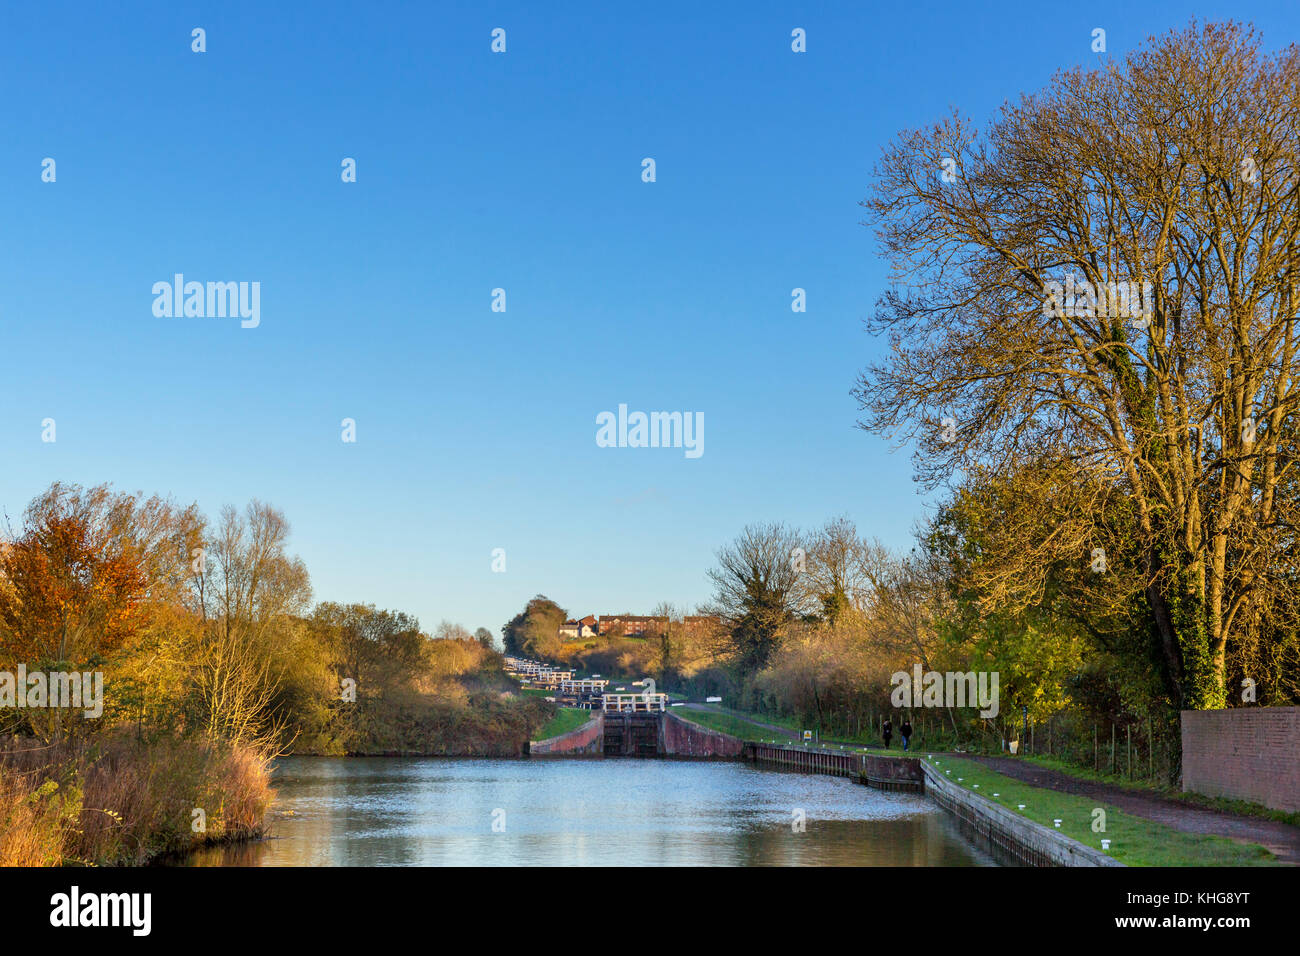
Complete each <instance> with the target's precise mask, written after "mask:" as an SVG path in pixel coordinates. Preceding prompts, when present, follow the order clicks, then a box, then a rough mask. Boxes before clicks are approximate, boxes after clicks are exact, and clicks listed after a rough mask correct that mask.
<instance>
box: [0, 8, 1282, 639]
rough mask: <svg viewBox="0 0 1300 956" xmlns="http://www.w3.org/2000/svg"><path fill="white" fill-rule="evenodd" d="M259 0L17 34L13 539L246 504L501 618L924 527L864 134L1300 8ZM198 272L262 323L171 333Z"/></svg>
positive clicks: (353, 562) (324, 564) (8, 58)
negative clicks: (1234, 21) (777, 552)
mask: <svg viewBox="0 0 1300 956" xmlns="http://www.w3.org/2000/svg"><path fill="white" fill-rule="evenodd" d="M269 6H270V5H264V4H255V3H220V4H216V3H213V4H193V3H158V4H124V5H121V6H120V7H118V6H117V5H114V6H109V7H106V6H103V5H100V4H72V5H68V4H59V3H53V4H40V5H26V6H23V7H21V8H19V7H15V6H11V7H10V8H9V9H7V10H6V12H5V13H4V15H3V23H2V24H0V27H2V28H0V92H2V94H3V102H4V109H3V127H2V128H3V137H2V139H0V217H3V226H2V227H0V356H3V364H2V365H0V506H2V507H3V508H4V510H5V511H6V512H7V513H8V514H9V515H10V517H11V519H13V520H14V522H15V524H16V523H17V520H18V518H19V516H20V514H21V512H22V509H23V507H24V506H25V505H26V503H27V502H28V501H29V500H30V499H31V498H32V497H33V496H34V495H35V494H37V493H38V492H39V491H40V490H41V489H43V488H44V487H46V486H47V485H48V484H49V483H50V482H51V481H54V480H56V479H58V480H63V481H73V482H80V483H83V484H94V483H98V482H102V481H109V482H112V483H113V484H114V485H115V486H117V487H118V488H120V489H124V490H137V489H139V490H144V491H145V492H149V493H152V492H160V493H165V494H171V495H174V496H175V497H176V498H177V499H179V500H180V501H182V502H185V503H188V502H190V501H197V502H198V503H199V505H200V506H201V507H202V508H203V509H204V510H205V511H206V512H207V513H208V514H209V515H215V514H216V512H217V511H218V510H219V509H220V507H221V506H222V505H223V504H226V503H234V504H238V505H242V504H243V503H244V502H246V501H248V500H249V499H250V498H254V497H257V498H261V499H263V500H266V501H269V502H271V503H273V504H275V505H277V506H278V507H280V508H282V509H283V510H284V511H285V513H286V514H287V516H288V518H289V520H290V522H291V524H292V526H293V530H294V533H293V542H292V543H293V550H294V551H296V552H297V553H298V554H300V555H301V556H302V557H303V558H304V560H305V561H306V562H307V565H308V568H309V569H310V571H311V574H312V580H313V585H314V588H315V593H316V597H317V598H318V599H323V600H326V599H327V600H344V601H353V600H355V601H366V602H374V603H376V604H378V605H380V606H381V607H390V608H398V609H402V610H406V611H409V612H412V613H415V614H417V615H418V616H419V617H420V619H421V621H422V623H423V624H424V625H425V626H426V627H427V628H430V629H431V628H432V627H434V626H435V625H436V624H437V622H438V621H439V620H440V619H442V618H448V619H451V620H455V621H459V622H461V623H463V624H465V625H466V626H468V627H470V628H474V627H477V626H486V627H488V628H490V629H492V630H493V631H494V632H497V631H498V630H499V628H500V627H501V625H502V623H504V621H505V620H506V619H507V618H508V617H510V616H511V615H512V614H513V613H515V612H516V611H517V610H518V609H519V608H520V607H521V606H522V605H523V603H524V602H525V601H526V600H527V599H528V598H529V597H531V596H532V595H533V594H536V593H538V592H543V593H545V594H547V595H549V596H550V597H552V598H554V599H555V600H557V601H559V602H560V604H562V605H563V606H565V607H566V608H568V609H569V610H570V611H572V612H574V613H576V614H585V613H589V612H593V613H604V612H611V611H624V610H631V611H647V610H648V609H649V608H650V607H651V606H652V605H653V604H654V603H656V602H658V601H661V600H670V601H674V602H677V603H679V604H682V605H687V606H694V605H695V604H697V603H699V602H701V601H703V600H705V599H707V597H708V596H709V588H708V582H707V579H706V577H705V572H706V570H707V569H708V568H709V567H710V565H711V564H712V562H713V554H714V551H715V550H716V549H717V548H718V546H719V545H721V544H723V543H724V542H726V541H727V540H729V539H730V538H731V537H733V536H734V535H735V534H736V532H738V531H739V530H740V528H741V527H742V526H744V525H745V524H746V523H748V522H753V521H764V520H777V521H784V522H787V523H790V524H794V525H800V526H814V525H818V524H820V523H821V522H823V521H824V520H825V519H827V518H829V517H831V516H834V515H838V514H847V515H848V516H850V517H851V518H853V519H854V520H855V521H856V522H857V524H858V526H859V528H860V529H861V530H862V531H863V532H865V533H867V534H870V535H874V536H877V537H879V538H880V539H881V540H883V541H884V542H886V543H887V544H890V545H893V546H896V547H900V548H901V547H908V546H910V544H911V532H912V530H913V527H914V525H915V523H916V522H917V521H918V519H920V518H922V517H923V516H924V514H925V513H926V510H925V509H926V499H925V498H923V497H922V496H919V495H918V493H917V487H916V486H915V485H914V483H913V482H912V479H911V465H910V451H909V450H907V449H904V450H902V451H891V446H890V445H889V444H888V443H887V442H885V441H884V440H883V439H881V438H879V437H875V436H871V435H867V434H865V433H864V432H862V431H861V430H858V429H856V428H855V427H854V424H855V420H856V417H857V407H856V404H855V402H854V400H853V398H852V397H851V395H850V389H851V387H852V385H853V382H854V378H855V376H856V374H857V373H858V371H859V370H860V369H861V368H862V367H863V366H864V365H865V364H866V363H867V362H868V361H869V360H870V359H871V358H872V357H873V356H875V355H877V354H878V352H879V350H880V348H881V343H880V342H878V341H875V340H873V339H871V338H870V337H869V336H867V334H866V333H865V332H864V331H863V327H862V319H863V317H864V316H865V315H867V314H868V313H869V311H870V310H871V308H872V304H873V302H874V300H875V299H876V297H877V296H878V295H879V294H880V292H881V291H882V289H883V287H884V276H885V269H884V266H883V264H882V262H881V261H880V260H879V259H878V258H877V255H876V246H875V241H874V237H873V235H872V233H871V232H870V230H868V229H867V228H864V227H863V226H861V225H859V223H860V220H861V218H862V217H861V210H860V209H859V208H858V206H857V203H858V201H859V200H860V199H861V198H862V197H863V196H864V195H866V192H867V189H868V185H869V183H870V171H871V167H872V164H873V162H874V160H875V158H876V156H877V155H878V153H879V150H880V148H881V146H882V145H883V144H885V143H886V142H888V140H889V139H890V138H891V137H892V136H893V135H894V134H895V133H896V132H897V131H898V130H899V129H901V128H904V127H907V126H913V125H922V124H924V123H927V122H929V121H932V120H934V119H936V118H938V117H940V116H941V115H942V114H944V113H945V112H946V111H947V110H948V109H949V108H950V106H953V105H955V106H958V107H959V108H960V109H961V110H962V111H963V112H965V113H968V114H969V115H971V116H972V117H974V118H975V119H976V120H977V121H979V122H981V123H982V122H983V121H984V120H985V119H986V118H987V117H989V116H990V115H991V114H992V112H993V111H994V110H995V109H996V108H997V107H998V105H1000V103H1001V102H1002V101H1003V100H1004V99H1006V98H1015V97H1017V96H1018V95H1019V93H1020V92H1021V91H1027V90H1035V89H1038V88H1040V87H1041V86H1043V85H1044V84H1045V83H1046V82H1047V81H1048V79H1049V78H1050V76H1051V75H1052V73H1053V72H1054V71H1056V70H1058V69H1060V68H1063V67H1068V66H1071V65H1073V64H1077V63H1088V62H1095V61H1096V59H1097V57H1096V55H1095V54H1093V53H1092V51H1091V49H1090V44H1091V32H1092V30H1093V28H1095V27H1102V28H1104V29H1105V30H1106V31H1107V48H1108V51H1109V53H1110V54H1111V55H1116V54H1122V53H1123V52H1124V51H1125V50H1127V49H1130V48H1132V47H1133V46H1134V45H1137V44H1139V43H1140V42H1141V41H1142V40H1143V39H1144V38H1145V37H1147V36H1148V35H1150V34H1152V33H1163V32H1164V31H1166V30H1168V29H1169V28H1171V27H1181V26H1184V25H1185V24H1186V23H1187V22H1188V21H1189V20H1190V18H1191V17H1192V16H1193V15H1199V16H1200V17H1201V18H1202V19H1217V18H1226V17H1231V16H1236V17H1244V16H1249V18H1250V19H1252V20H1253V21H1254V22H1255V24H1256V25H1257V26H1258V27H1259V28H1260V29H1261V30H1262V32H1263V35H1264V41H1265V45H1266V47H1269V48H1278V47H1281V46H1284V45H1286V44H1289V43H1291V42H1294V41H1295V40H1296V38H1297V27H1298V26H1300V14H1298V13H1297V7H1296V6H1295V4H1294V3H1253V4H1251V7H1252V9H1251V10H1250V11H1249V12H1247V11H1244V10H1243V9H1242V8H1241V7H1240V5H1238V4H1232V3H1211V4H1205V3H1199V4H1191V3H1168V2H1165V3H1162V2H1155V3H1143V4H1141V5H1138V4H1131V3H1094V4H1088V5H1087V6H1086V7H1073V8H1072V7H1070V5H1046V4H1035V3H1013V4H1000V5H979V4H971V3H953V4H906V5H888V6H885V5H880V6H874V5H866V4H860V3H842V4H840V3H834V4H832V3H813V4H796V3H743V4H742V3H734V4H733V3H725V4H724V3H718V4H700V3H665V2H656V3H653V4H636V5H634V4H603V3H602V4H596V3H589V4H588V3H582V4H580V3H555V4H524V3H497V4H492V3H483V4H472V3H464V4H455V5H450V4H436V5H435V4H423V3H418V4H417V3H411V4H383V3H369V4H333V3H328V4H312V5H307V4H302V5H299V6H298V8H297V9H296V10H289V9H275V10H269V9H267V7H269ZM195 27H202V28H204V29H205V30H206V41H207V51H206V52H204V53H201V54H200V53H194V52H192V51H191V30H192V29H193V28H195ZM496 27H501V28H503V29H505V30H506V42H507V50H506V52H505V53H504V54H494V53H492V52H491V50H490V43H491V36H490V34H491V31H492V30H493V28H496ZM796 27H801V28H803V29H805V30H806V32H807V47H808V49H807V52H806V53H803V54H796V53H793V52H792V51H791V49H790V42H791V40H790V33H791V30H792V29H794V28H796ZM45 157H51V158H53V159H54V160H55V161H56V164H57V166H56V171H57V179H56V181H55V182H54V183H45V182H42V181H41V162H42V160H43V159H44V158H45ZM344 157H353V158H355V159H356V162H357V182H355V183H343V182H341V179H340V163H341V161H342V159H343V158H344ZM644 157H653V158H654V159H655V161H656V166H657V169H656V172H657V181H656V182H654V183H644V182H642V181H641V161H642V159H643V158H644ZM177 272H181V273H184V274H185V275H186V277H187V279H194V280H198V281H231V280H233V281H257V282H260V283H261V324H260V326H259V327H258V328H256V329H242V328H241V327H240V323H239V321H238V319H228V318H192V317H191V318H157V317H155V316H154V314H153V311H152V305H153V295H152V292H151V288H152V286H153V284H154V283H155V282H157V281H170V280H171V277H172V276H173V274H174V273H177ZM498 287H500V288H504V289H505V290H506V302H507V310H506V312H504V313H498V312H493V311H491V309H490V305H491V291H492V290H493V289H494V288H498ZM795 287H801V288H804V289H806V290H807V312H806V313H803V314H796V313H792V311H791V308H790V302H791V298H790V296H791V290H792V289H793V288H795ZM620 403H625V404H627V405H628V406H629V408H630V409H631V410H642V411H647V412H648V411H658V410H669V411H671V410H677V411H691V412H702V413H703V415H704V421H705V433H704V442H705V444H704V454H703V455H702V456H701V457H700V458H698V459H694V460H692V459H688V458H686V457H685V455H684V454H683V452H682V450H681V449H644V448H600V447H597V445H596V442H595V435H596V416H597V414H598V413H600V412H602V411H615V410H616V409H617V407H618V405H619V404H620ZM45 418H53V419H55V421H56V423H57V441H56V442H54V443H52V444H50V443H43V442H42V441H41V431H42V429H41V422H42V420H43V419H45ZM344 418H353V419H355V421H356V423H357V438H358V440H357V442H356V443H355V444H345V443H344V442H343V441H342V440H341V437H340V435H341V427H340V423H341V421H342V420H343V419H344ZM494 548H504V549H505V552H506V571H505V573H494V572H493V571H492V568H491V563H492V550H493V549H494Z"/></svg>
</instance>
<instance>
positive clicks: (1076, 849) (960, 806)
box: [921, 761, 1124, 866]
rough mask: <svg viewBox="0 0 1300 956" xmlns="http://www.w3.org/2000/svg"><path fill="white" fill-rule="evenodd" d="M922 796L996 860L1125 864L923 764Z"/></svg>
mask: <svg viewBox="0 0 1300 956" xmlns="http://www.w3.org/2000/svg"><path fill="white" fill-rule="evenodd" d="M921 773H922V774H923V775H924V776H925V792H926V793H927V794H929V795H930V796H931V797H932V798H933V799H934V801H935V802H936V803H938V804H939V806H940V807H942V808H943V809H944V811H945V812H947V813H948V814H949V815H950V816H952V817H953V818H954V820H955V821H956V823H957V827H958V829H960V830H961V831H962V833H963V834H964V835H965V836H966V837H967V839H969V840H971V841H972V842H973V843H975V845H976V846H978V847H979V848H980V849H981V850H985V851H986V852H988V853H989V854H990V855H991V856H992V857H994V859H996V860H998V861H999V862H1003V863H1006V862H1010V863H1019V864H1021V865H1023V866H1124V864H1123V863H1121V862H1119V861H1118V860H1116V859H1115V858H1114V857H1112V856H1109V855H1107V854H1106V853H1103V852H1102V851H1101V850H1096V849H1093V848H1092V847H1090V846H1087V845H1085V844H1083V843H1080V842H1079V841H1078V840H1074V839H1071V838H1070V837H1068V836H1066V835H1065V834H1063V833H1057V832H1056V831H1055V830H1053V829H1051V828H1050V827H1045V826H1043V825H1042V824H1040V823H1035V822H1034V821H1032V820H1028V819H1026V818H1025V817H1022V816H1021V815H1020V814H1018V813H1015V812H1014V811H1011V810H1008V809H1007V808H1006V807H1001V806H998V805H997V804H996V803H994V802H993V801H991V800H987V799H985V798H984V797H981V796H979V795H977V794H974V793H972V792H971V791H969V790H967V789H966V788H965V787H959V786H957V785H956V784H955V783H953V782H952V781H951V780H949V779H947V778H946V777H945V776H944V775H943V774H941V773H939V771H937V770H935V769H934V767H932V766H931V765H930V764H928V763H926V762H925V761H922V762H921Z"/></svg>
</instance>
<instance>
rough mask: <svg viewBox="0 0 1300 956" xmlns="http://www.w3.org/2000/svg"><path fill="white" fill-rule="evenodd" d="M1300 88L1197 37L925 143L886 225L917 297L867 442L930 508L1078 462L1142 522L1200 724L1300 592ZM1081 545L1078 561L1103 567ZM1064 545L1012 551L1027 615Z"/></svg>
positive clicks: (1068, 82)
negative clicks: (1240, 657)
mask: <svg viewBox="0 0 1300 956" xmlns="http://www.w3.org/2000/svg"><path fill="white" fill-rule="evenodd" d="M1298 85H1300V50H1298V49H1297V48H1296V47H1294V46H1291V47H1287V48H1286V49H1284V50H1282V51H1279V52H1276V53H1266V52H1264V51H1262V50H1261V48H1260V40H1259V38H1258V36H1257V35H1256V34H1255V33H1254V32H1253V31H1252V30H1250V29H1247V28H1243V27H1241V26H1238V25H1236V24H1210V25H1205V26H1201V25H1198V24H1195V23H1193V24H1192V25H1191V26H1190V27H1188V28H1186V29H1184V30H1181V31H1178V32H1172V33H1170V34H1169V35H1167V36H1164V37H1160V38H1154V39H1152V40H1151V41H1150V42H1149V43H1148V44H1147V45H1146V46H1144V47H1142V48H1140V49H1137V50H1135V51H1133V52H1131V53H1129V54H1128V55H1127V56H1125V57H1123V58H1122V59H1119V58H1117V59H1115V60H1111V61H1109V62H1107V63H1106V64H1105V65H1103V66H1102V67H1101V68H1100V69H1095V70H1084V69H1080V68H1076V69H1072V70H1068V71H1065V72H1063V73H1061V74H1059V75H1058V76H1056V77H1055V78H1054V79H1053V81H1052V82H1051V84H1050V85H1049V86H1048V87H1047V88H1046V89H1044V90H1042V91H1040V92H1037V93H1033V94H1028V95H1025V96H1023V97H1021V99H1020V100H1019V101H1018V102H1014V103H1008V104H1007V105H1005V106H1004V107H1003V108H1002V110H1001V112H1000V114H999V115H998V116H997V117H996V118H995V119H994V120H993V121H992V122H991V123H990V124H989V125H988V126H987V128H986V129H984V130H983V131H980V130H977V129H976V128H975V127H974V126H973V125H972V124H971V123H970V122H968V121H967V120H966V119H964V118H962V117H961V116H959V115H954V116H952V117H951V118H949V119H946V120H944V121H942V122H939V123H936V124H934V125H933V126H930V127H928V128H924V129H918V130H913V131H909V132H905V133H903V134H901V135H900V136H899V137H898V139H897V140H896V141H895V142H894V143H893V144H891V145H890V146H889V147H888V148H887V149H886V150H885V152H884V154H883V156H882V158H881V160H880V162H879V164H878V166H877V170H876V172H877V176H876V185H875V188H874V191H873V193H872V194H871V196H870V197H869V198H868V199H867V200H866V201H865V202H864V204H863V205H864V206H865V207H866V209H867V211H868V216H869V223H870V224H872V225H874V226H875V227H876V228H877V230H878V235H879V237H880V240H881V243H882V246H883V251H884V254H885V255H886V256H887V258H888V259H889V261H890V262H891V264H892V267H893V269H894V278H895V279H896V280H897V281H898V287H895V288H894V289H893V290H891V291H889V292H888V293H886V294H885V295H884V296H883V297H882V298H881V299H880V301H879V303H878V307H877V310H876V312H875V315H874V318H873V319H872V320H871V323H870V325H871V327H872V328H873V329H874V330H875V331H878V332H881V333H884V334H886V335H887V336H888V341H889V346H890V350H889V353H888V356H887V357H886V358H884V359H882V360H880V361H878V362H876V363H875V364H873V365H871V366H870V367H869V368H868V369H867V370H866V371H865V372H864V373H863V375H862V377H861V379H860V381H859V384H858V388H857V395H858V398H859V400H860V402H861V405H862V409H863V412H864V417H863V419H862V425H863V426H864V427H866V428H869V429H872V430H875V431H879V432H883V433H887V434H891V435H894V436H895V437H897V438H904V437H910V438H913V439H915V441H916V443H917V448H918V452H917V465H918V471H919V475H920V478H921V479H922V480H923V481H924V482H925V483H926V485H928V486H930V487H933V486H936V485H940V484H943V483H947V482H951V481H954V480H959V479H960V477H961V476H963V475H966V474H969V473H972V472H974V471H977V470H979V469H985V470H988V471H993V472H999V473H1003V474H1011V473H1016V472H1018V471H1019V470H1020V469H1021V468H1022V467H1023V466H1024V465H1025V464H1026V463H1028V462H1031V461H1043V460H1052V461H1055V462H1058V463H1060V464H1061V465H1062V466H1064V467H1068V468H1070V469H1072V470H1073V471H1075V472H1076V473H1077V475H1078V476H1079V481H1080V483H1081V484H1082V485H1083V486H1085V487H1090V488H1091V487H1096V486H1098V485H1102V486H1104V487H1105V488H1107V489H1110V490H1112V491H1113V494H1108V495H1106V496H1105V497H1106V499H1107V500H1116V499H1117V498H1123V499H1125V500H1127V501H1128V502H1130V504H1131V508H1132V514H1133V540H1132V542H1131V549H1132V554H1133V557H1134V560H1135V565H1136V567H1137V569H1138V570H1139V572H1140V573H1139V575H1138V576H1137V579H1136V580H1135V581H1134V582H1133V584H1132V587H1133V588H1135V589H1136V592H1137V593H1136V594H1133V595H1126V596H1125V597H1132V598H1135V599H1141V600H1143V601H1145V603H1146V605H1147V606H1148V609H1149V610H1148V617H1147V624H1146V626H1148V627H1149V628H1150V629H1151V630H1152V633H1153V634H1154V637H1155V640H1156V641H1157V642H1158V646H1159V648H1160V666H1161V667H1162V668H1163V669H1164V670H1165V672H1166V673H1167V675H1168V683H1169V684H1170V685H1171V686H1172V687H1174V688H1175V689H1176V700H1177V704H1178V706H1180V707H1184V708H1208V707H1221V706H1223V705H1224V703H1225V702H1226V699H1227V684H1226V675H1227V665H1226V661H1227V656H1228V650H1229V645H1230V644H1231V643H1232V642H1233V641H1235V640H1236V639H1237V637H1236V636H1235V635H1239V634H1240V632H1241V630H1242V628H1243V627H1244V625H1245V624H1246V623H1247V622H1248V620H1250V619H1252V618H1254V617H1258V615H1259V614H1260V613H1261V611H1262V609H1263V608H1264V607H1265V606H1266V605H1267V603H1268V602H1269V601H1276V600H1278V597H1279V595H1280V594H1281V593H1284V592H1288V591H1289V592H1290V593H1291V594H1293V593H1294V591H1293V588H1292V582H1294V581H1295V579H1296V578H1295V571H1296V569H1295V567H1294V557H1293V556H1294V554H1295V550H1294V548H1293V547H1292V544H1293V539H1294V533H1295V527H1296V517H1297V515H1296V512H1297V507H1296V506H1297V498H1296V497H1295V496H1294V495H1291V494H1289V493H1287V492H1288V491H1289V488H1288V485H1287V482H1288V480H1289V478H1290V476H1291V475H1292V474H1293V470H1294V462H1295V458H1294V456H1293V455H1292V453H1291V448H1292V444H1293V441H1294V435H1295V431H1296V409H1297V401H1298V400H1300V393H1298V392H1297V387H1296V386H1297V380H1296V374H1295V373H1296V348H1297V344H1298V343H1297V339H1296V327H1295V319H1296V298H1295V293H1296V280H1297V276H1298V273H1297V268H1298V267H1300V188H1297V187H1298V186H1300V179H1298V173H1297V163H1296V160H1297V152H1298V151H1300V114H1298V113H1297V98H1296V93H1297V86H1298ZM902 286H905V288H904V287H902ZM1100 520H1101V516H1100V515H1098V521H1100ZM1084 537H1086V535H1084ZM1079 538H1080V536H1079V535H1067V536H1064V537H1062V538H1060V550H1058V551H1057V552H1055V554H1054V557H1056V556H1060V557H1067V558H1068V559H1069V560H1072V561H1075V562H1077V564H1078V566H1080V567H1083V566H1085V565H1086V564H1088V563H1089V562H1090V560H1091V550H1089V551H1087V552H1085V551H1083V550H1082V549H1080V548H1079V546H1078V541H1079ZM1044 540H1047V543H1048V544H1050V543H1051V541H1050V532H1049V534H1048V539H1044ZM1042 543H1043V542H1042V541H1039V542H1036V543H1035V544H1034V546H1032V547H1024V548H1009V549H1007V550H1006V552H1005V553H1004V554H1002V555H1001V559H1000V561H1001V564H1000V567H1001V571H1000V572H999V573H1000V574H1001V575H1002V576H1003V578H1004V579H1005V581H1006V582H1007V586H1006V588H1005V593H1006V596H1007V597H1008V599H1010V600H1012V601H1015V602H1019V603H1021V604H1024V603H1027V602H1029V601H1030V600H1032V598H1033V596H1034V595H1035V594H1036V593H1038V592H1040V591H1041V577H1042V566H1041V563H1040V562H1039V561H1038V556H1039V554H1040V551H1041V548H1040V547H1039V545H1040V544H1042ZM1017 582H1019V583H1017ZM1111 584H1112V585H1113V586H1114V587H1115V588H1117V589H1118V588H1122V587H1126V586H1129V585H1128V582H1126V581H1124V580H1121V579H1119V578H1113V579H1112V581H1111Z"/></svg>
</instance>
